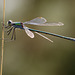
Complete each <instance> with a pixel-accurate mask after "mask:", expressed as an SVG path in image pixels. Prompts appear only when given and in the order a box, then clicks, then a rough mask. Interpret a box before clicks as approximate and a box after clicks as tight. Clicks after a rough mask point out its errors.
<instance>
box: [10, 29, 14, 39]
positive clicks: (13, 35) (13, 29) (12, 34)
mask: <svg viewBox="0 0 75 75" xmlns="http://www.w3.org/2000/svg"><path fill="white" fill-rule="evenodd" d="M14 32H15V28H14V29H13V33H12V37H11V40H12V39H13V36H14Z"/></svg>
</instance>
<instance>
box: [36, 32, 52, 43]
mask: <svg viewBox="0 0 75 75" xmlns="http://www.w3.org/2000/svg"><path fill="white" fill-rule="evenodd" d="M35 33H36V34H38V35H40V36H42V37H43V38H45V39H47V40H48V41H50V42H53V41H52V40H51V39H49V38H47V37H46V36H44V35H42V34H40V33H38V32H35Z"/></svg>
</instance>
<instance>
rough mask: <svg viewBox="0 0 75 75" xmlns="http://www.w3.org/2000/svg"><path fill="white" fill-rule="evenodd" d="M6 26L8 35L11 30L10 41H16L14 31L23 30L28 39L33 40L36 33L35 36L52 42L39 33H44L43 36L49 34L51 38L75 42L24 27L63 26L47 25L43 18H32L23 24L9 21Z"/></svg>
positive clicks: (60, 23)
mask: <svg viewBox="0 0 75 75" xmlns="http://www.w3.org/2000/svg"><path fill="white" fill-rule="evenodd" d="M7 24H8V25H7V26H5V28H7V29H8V30H7V34H8V35H9V34H10V32H11V31H12V30H13V33H12V37H11V40H12V39H13V38H14V40H15V39H16V34H15V29H16V28H20V29H23V30H25V32H26V34H27V35H28V36H29V37H30V38H34V33H36V34H38V35H40V36H42V37H43V38H45V39H47V40H49V41H51V42H53V41H52V40H51V39H49V38H47V37H46V36H44V35H42V34H40V33H44V34H49V35H52V36H56V37H60V38H63V39H67V40H71V41H75V38H71V37H66V36H62V35H58V34H54V33H49V32H45V31H40V30H35V29H31V28H28V27H26V26H25V25H36V26H62V25H64V24H63V23H62V22H58V23H48V22H47V20H46V19H45V18H43V17H37V18H34V19H32V20H30V21H27V22H24V23H22V22H12V21H11V20H9V21H8V22H7ZM32 31H33V32H34V33H33V32H32Z"/></svg>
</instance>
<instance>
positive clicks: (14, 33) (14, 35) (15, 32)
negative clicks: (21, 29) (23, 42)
mask: <svg viewBox="0 0 75 75" xmlns="http://www.w3.org/2000/svg"><path fill="white" fill-rule="evenodd" d="M14 40H16V32H15V29H14Z"/></svg>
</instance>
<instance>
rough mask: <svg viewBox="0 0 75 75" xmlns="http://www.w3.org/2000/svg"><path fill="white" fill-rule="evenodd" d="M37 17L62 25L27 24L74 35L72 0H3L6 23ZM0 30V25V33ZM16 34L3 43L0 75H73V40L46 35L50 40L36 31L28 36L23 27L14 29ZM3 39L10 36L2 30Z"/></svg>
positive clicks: (74, 63)
mask: <svg viewBox="0 0 75 75" xmlns="http://www.w3.org/2000/svg"><path fill="white" fill-rule="evenodd" d="M2 1H3V0H0V23H1V22H2V17H3V16H2V15H3V5H2V3H3V2H2ZM38 16H42V17H45V18H46V19H47V20H48V21H49V22H63V23H64V26H62V27H40V26H28V27H31V28H34V29H38V30H44V31H48V32H52V33H57V34H61V35H65V36H72V37H75V1H74V0H71V1H70V0H6V18H5V24H6V23H7V21H8V20H10V19H11V20H12V21H20V22H25V21H28V20H31V19H33V18H36V17H38ZM1 30H2V24H1V26H0V34H1ZM16 36H17V39H16V41H13V42H5V47H4V64H3V75H74V74H75V45H74V44H75V42H73V41H67V40H64V39H60V38H57V37H53V36H49V35H46V36H48V38H51V39H52V40H53V41H54V43H50V42H49V41H47V40H45V39H44V38H42V37H40V36H39V35H36V34H35V38H34V39H31V38H29V37H28V36H27V35H26V34H25V32H24V30H17V29H16ZM0 37H1V35H0ZM5 38H11V35H10V36H7V35H6V32H5ZM5 41H8V40H5ZM0 48H1V40H0ZM0 52H1V51H0Z"/></svg>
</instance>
